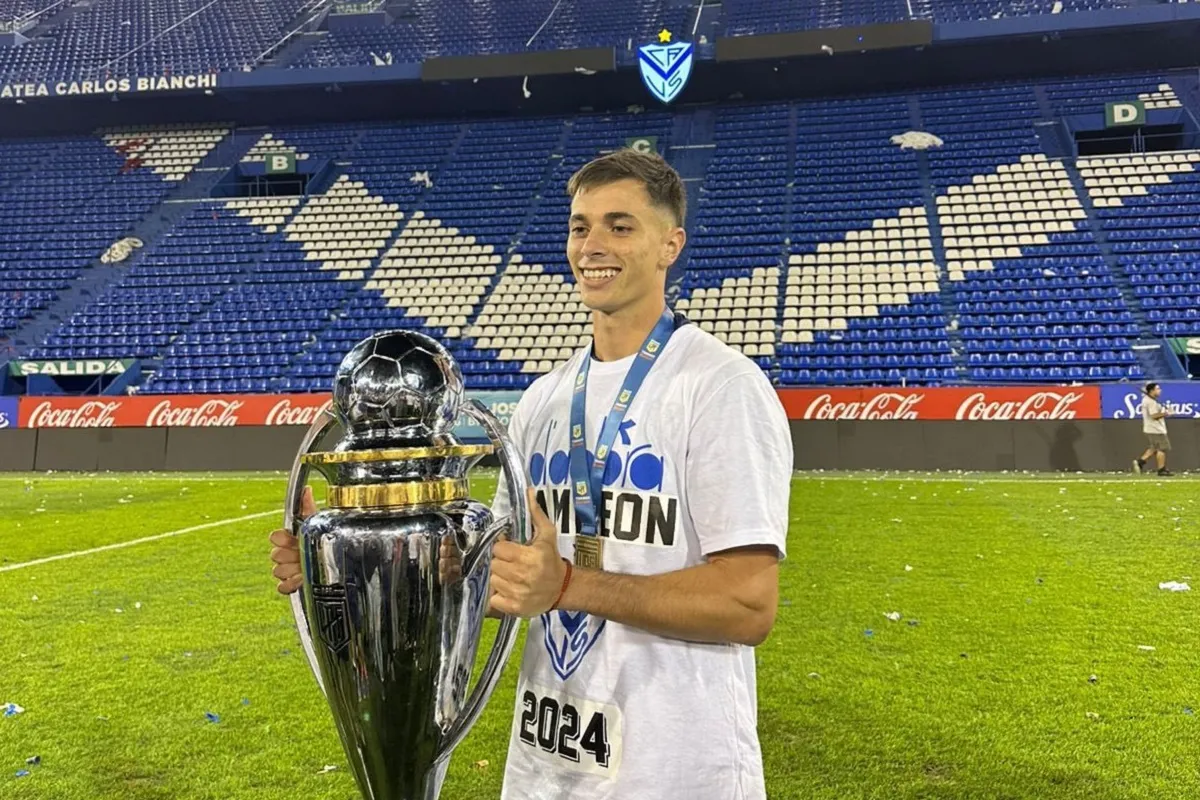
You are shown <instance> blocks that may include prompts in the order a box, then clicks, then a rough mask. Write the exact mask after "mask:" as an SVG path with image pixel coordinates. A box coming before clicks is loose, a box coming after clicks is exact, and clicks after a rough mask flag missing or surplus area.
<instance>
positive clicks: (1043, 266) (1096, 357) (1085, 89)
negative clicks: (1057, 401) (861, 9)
mask: <svg viewBox="0 0 1200 800" xmlns="http://www.w3.org/2000/svg"><path fill="white" fill-rule="evenodd" d="M1058 91H1059V92H1060V95H1059V96H1060V97H1061V98H1062V100H1063V102H1064V103H1076V102H1083V101H1081V100H1079V99H1078V98H1080V97H1081V96H1085V95H1087V94H1089V93H1090V92H1091V91H1092V87H1091V86H1088V85H1086V84H1080V85H1078V86H1073V87H1072V86H1062V87H1060V88H1059V89H1058ZM1049 94H1051V96H1054V94H1053V91H1052V92H1050V93H1049ZM921 108H922V112H923V115H924V122H925V125H926V126H927V127H928V128H929V129H931V130H934V131H937V133H938V136H939V137H941V138H943V139H944V140H945V142H946V144H945V145H944V147H942V148H938V149H936V150H933V151H930V153H929V159H930V171H931V176H932V178H933V182H934V185H935V186H936V187H937V188H938V192H939V196H938V198H937V204H938V208H939V217H940V221H941V223H942V225H943V228H942V234H943V242H944V246H945V249H946V252H945V259H946V261H945V263H946V268H947V271H948V273H949V277H950V280H951V282H952V284H953V286H954V289H953V291H954V299H955V309H956V312H957V314H958V317H957V320H956V322H957V325H958V328H959V330H960V331H961V335H962V338H963V340H964V346H965V351H966V355H967V365H968V367H969V370H970V372H969V376H970V378H971V379H972V380H977V381H1004V380H1015V381H1030V380H1033V381H1043V380H1058V381H1061V380H1084V379H1092V380H1096V379H1101V378H1109V379H1115V378H1123V377H1138V376H1139V375H1140V367H1139V366H1138V365H1137V364H1136V363H1135V361H1136V359H1135V357H1134V355H1133V353H1132V351H1131V350H1130V345H1131V344H1132V341H1133V340H1135V339H1136V337H1137V335H1138V326H1137V324H1136V323H1135V321H1134V319H1133V317H1132V315H1131V313H1130V311H1129V309H1128V308H1127V307H1126V305H1125V302H1124V300H1123V298H1122V296H1121V292H1120V290H1119V289H1118V287H1117V285H1116V282H1115V280H1114V278H1113V275H1112V271H1111V269H1110V265H1109V263H1108V262H1107V261H1106V259H1105V257H1104V255H1103V253H1102V252H1101V249H1100V247H1099V245H1098V244H1097V242H1096V239H1095V237H1094V235H1093V234H1092V232H1091V230H1090V228H1089V226H1088V224H1087V215H1086V213H1085V211H1084V209H1083V206H1082V204H1081V203H1080V200H1079V197H1078V195H1077V193H1076V190H1075V187H1074V184H1073V182H1072V180H1071V177H1070V174H1069V172H1068V169H1067V166H1066V165H1065V164H1064V163H1063V162H1062V161H1049V160H1047V159H1046V158H1045V156H1043V155H1042V154H1041V153H1040V152H1037V151H1038V150H1039V145H1038V142H1037V138H1036V136H1035V134H1034V132H1033V125H1032V123H1033V122H1034V121H1035V120H1036V119H1038V117H1039V110H1038V103H1037V98H1036V95H1035V92H1034V91H1031V89H1030V88H1028V87H1011V88H1010V87H1005V88H998V89H981V90H964V91H954V92H948V93H941V94H939V95H937V96H926V97H922V98H921ZM968 180H970V183H967V181H968Z"/></svg>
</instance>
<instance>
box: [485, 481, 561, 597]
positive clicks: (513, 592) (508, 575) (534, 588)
mask: <svg viewBox="0 0 1200 800" xmlns="http://www.w3.org/2000/svg"><path fill="white" fill-rule="evenodd" d="M528 498H529V513H530V514H531V515H532V517H533V539H532V541H530V542H529V544H517V543H516V542H507V541H502V542H496V545H495V547H494V548H493V549H492V592H493V594H492V603H491V607H492V609H494V610H496V611H500V612H502V613H505V614H512V615H514V616H518V617H524V618H525V619H529V618H532V617H536V616H538V615H539V614H544V613H545V612H547V611H549V610H550V608H551V606H553V605H554V602H555V601H556V600H557V599H558V596H559V594H560V593H561V592H562V588H563V579H564V578H565V577H566V574H567V565H566V564H564V563H563V560H562V556H560V555H559V553H558V529H557V528H555V527H554V523H553V522H551V521H550V518H549V517H547V516H546V512H545V511H543V510H542V507H541V506H539V505H538V504H537V495H536V494H535V493H534V490H533V489H529V491H528Z"/></svg>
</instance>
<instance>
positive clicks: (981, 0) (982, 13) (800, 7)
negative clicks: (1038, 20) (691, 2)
mask: <svg viewBox="0 0 1200 800" xmlns="http://www.w3.org/2000/svg"><path fill="white" fill-rule="evenodd" d="M1131 5H1132V3H1131V2H1130V0H1038V1H1037V2H1025V0H911V2H906V0H884V2H879V1H878V0H842V2H837V3H829V2H822V1H821V0H796V2H788V3H780V2H777V1H776V0H725V2H724V3H722V6H723V7H724V8H725V35H727V36H753V35H757V34H764V33H785V32H787V31H795V30H809V29H813V28H837V27H847V26H854V25H876V24H880V23H887V22H903V21H905V20H909V19H927V20H932V21H934V22H963V21H969V20H985V19H1001V18H1005V17H1029V16H1035V15H1038V14H1058V13H1061V12H1063V11H1089V10H1096V9H1112V8H1128V7H1130V6H1131Z"/></svg>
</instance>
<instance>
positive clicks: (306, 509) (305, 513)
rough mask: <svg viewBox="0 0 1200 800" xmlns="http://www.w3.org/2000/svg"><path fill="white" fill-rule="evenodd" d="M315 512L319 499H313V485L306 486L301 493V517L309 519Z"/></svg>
mask: <svg viewBox="0 0 1200 800" xmlns="http://www.w3.org/2000/svg"><path fill="white" fill-rule="evenodd" d="M315 513H317V501H315V500H313V490H312V487H311V486H305V487H304V493H303V494H301V495H300V518H301V519H308V518H309V517H311V516H312V515H313V514H315Z"/></svg>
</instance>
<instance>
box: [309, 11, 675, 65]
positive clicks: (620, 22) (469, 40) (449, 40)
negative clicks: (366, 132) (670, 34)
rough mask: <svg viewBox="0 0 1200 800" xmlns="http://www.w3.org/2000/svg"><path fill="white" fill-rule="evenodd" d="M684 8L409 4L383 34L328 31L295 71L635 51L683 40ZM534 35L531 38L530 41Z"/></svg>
mask: <svg viewBox="0 0 1200 800" xmlns="http://www.w3.org/2000/svg"><path fill="white" fill-rule="evenodd" d="M689 12H690V9H689V8H688V7H687V6H686V5H682V4H679V3H673V2H670V0H603V1H602V0H577V1H576V2H567V3H560V2H558V0H507V2H504V3H479V2H476V1H475V0H415V2H413V3H412V4H411V10H410V11H409V12H408V13H405V14H403V15H401V16H398V17H397V18H396V19H394V20H389V22H388V24H387V25H385V26H384V27H365V26H362V27H351V28H340V29H337V30H333V31H330V32H329V33H328V34H327V35H325V36H324V37H323V38H321V39H319V40H318V41H317V42H316V43H315V44H314V45H313V46H312V47H311V48H310V49H309V50H308V51H307V52H306V53H305V54H304V56H303V57H301V58H300V59H299V60H298V61H297V62H295V63H294V64H293V65H292V66H293V67H327V66H348V65H355V64H375V63H380V62H382V63H397V64H399V63H414V62H418V61H423V60H425V59H428V58H435V57H438V56H461V55H477V54H488V53H518V52H524V51H527V50H563V49H574V48H584V47H618V48H623V49H624V48H628V47H630V46H632V47H637V46H638V45H640V44H645V43H646V42H650V41H654V38H653V37H654V35H655V34H656V33H657V32H658V31H659V30H660V29H661V28H663V27H666V28H668V29H670V30H672V31H674V32H675V33H676V34H677V35H678V34H682V33H684V30H685V27H686V24H687V20H688V18H689ZM535 34H536V36H535Z"/></svg>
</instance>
